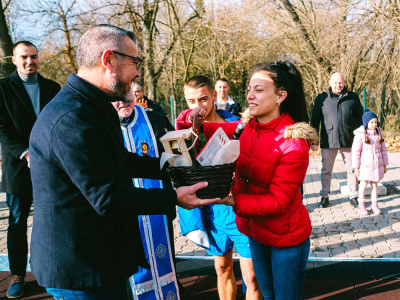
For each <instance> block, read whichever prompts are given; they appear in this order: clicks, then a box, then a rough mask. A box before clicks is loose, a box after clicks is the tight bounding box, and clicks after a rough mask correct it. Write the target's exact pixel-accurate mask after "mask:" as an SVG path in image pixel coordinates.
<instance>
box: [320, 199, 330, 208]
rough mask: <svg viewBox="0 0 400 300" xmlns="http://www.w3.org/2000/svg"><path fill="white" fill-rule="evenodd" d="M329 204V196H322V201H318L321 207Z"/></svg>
mask: <svg viewBox="0 0 400 300" xmlns="http://www.w3.org/2000/svg"><path fill="white" fill-rule="evenodd" d="M328 206H329V198H327V197H322V198H321V202H320V203H318V207H320V208H325V207H328Z"/></svg>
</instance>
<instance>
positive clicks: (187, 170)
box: [166, 162, 236, 199]
mask: <svg viewBox="0 0 400 300" xmlns="http://www.w3.org/2000/svg"><path fill="white" fill-rule="evenodd" d="M235 166H236V163H235V162H233V163H230V164H223V165H217V166H205V167H203V166H190V167H171V166H169V167H167V169H166V171H167V174H168V176H169V177H170V178H171V180H172V183H173V185H174V188H178V187H181V186H188V185H193V184H196V183H198V182H201V181H207V182H208V186H207V187H205V188H204V189H200V190H198V191H197V192H196V195H197V197H198V198H200V199H212V198H224V197H225V196H227V195H228V194H229V191H230V189H231V184H232V177H233V172H234V171H235Z"/></svg>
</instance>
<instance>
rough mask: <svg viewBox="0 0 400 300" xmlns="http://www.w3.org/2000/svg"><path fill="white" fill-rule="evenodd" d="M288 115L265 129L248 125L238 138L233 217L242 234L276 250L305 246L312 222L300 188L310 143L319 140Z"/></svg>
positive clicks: (304, 124) (254, 124) (262, 126)
mask: <svg viewBox="0 0 400 300" xmlns="http://www.w3.org/2000/svg"><path fill="white" fill-rule="evenodd" d="M294 124H295V122H294V121H293V119H292V118H291V117H290V116H289V115H288V114H282V115H281V116H280V117H279V118H276V119H274V120H272V121H271V122H269V123H267V124H261V123H258V122H257V121H256V120H255V119H252V120H250V122H249V123H248V124H247V125H246V127H245V129H244V131H243V133H242V135H241V137H240V156H239V158H238V159H237V161H236V164H237V165H236V174H235V185H234V187H233V194H234V196H235V206H234V211H235V213H236V215H237V217H236V224H237V227H238V229H239V231H240V232H242V233H244V234H245V235H247V236H248V237H251V238H253V239H255V240H257V241H258V242H260V243H263V244H266V245H270V246H274V247H277V248H282V247H291V246H295V245H298V244H300V243H301V242H304V241H305V240H306V239H307V238H308V237H309V235H310V233H311V221H310V217H309V215H308V212H307V209H306V208H305V207H304V205H303V203H302V201H301V195H300V186H301V185H302V183H303V181H304V177H305V175H306V171H307V167H308V162H309V157H308V153H309V141H310V140H313V139H315V138H316V132H315V130H314V129H313V128H312V127H311V126H310V125H308V124H307V123H296V124H295V125H294Z"/></svg>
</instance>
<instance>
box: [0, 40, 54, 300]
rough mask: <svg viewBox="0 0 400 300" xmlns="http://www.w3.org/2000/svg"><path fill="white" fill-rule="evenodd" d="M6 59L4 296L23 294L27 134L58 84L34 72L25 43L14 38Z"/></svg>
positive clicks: (1, 121)
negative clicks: (10, 67)
mask: <svg viewBox="0 0 400 300" xmlns="http://www.w3.org/2000/svg"><path fill="white" fill-rule="evenodd" d="M12 61H13V63H14V64H15V65H16V67H17V70H16V71H15V72H14V73H12V74H11V75H10V76H8V77H5V78H3V79H0V143H1V148H2V155H3V163H2V171H3V178H2V181H3V182H2V191H3V192H6V199H7V205H8V208H9V218H8V229H7V250H8V260H9V264H10V270H11V274H12V279H11V285H10V287H9V288H8V291H7V296H8V297H10V298H18V297H21V296H22V295H23V293H24V277H25V273H26V264H27V255H28V241H27V234H26V230H27V219H28V216H29V211H30V208H31V205H32V183H31V175H30V170H29V155H30V152H29V149H28V147H29V135H30V133H31V130H32V127H33V124H34V123H35V121H36V118H37V117H38V115H39V113H40V111H41V110H42V108H43V107H44V106H45V105H46V104H47V103H48V102H49V101H50V100H51V99H52V98H53V97H54V96H55V95H56V94H57V93H58V91H59V90H60V85H59V84H58V83H56V82H54V81H52V80H49V79H46V78H44V77H43V76H41V75H40V74H39V73H38V72H37V70H38V66H39V56H38V51H37V49H36V47H35V46H34V45H33V44H32V43H31V42H28V41H20V42H18V43H16V44H15V45H14V47H13V58H12Z"/></svg>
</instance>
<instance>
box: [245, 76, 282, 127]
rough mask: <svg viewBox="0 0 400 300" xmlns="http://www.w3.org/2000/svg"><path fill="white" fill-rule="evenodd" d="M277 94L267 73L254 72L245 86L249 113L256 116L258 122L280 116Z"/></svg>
mask: <svg viewBox="0 0 400 300" xmlns="http://www.w3.org/2000/svg"><path fill="white" fill-rule="evenodd" d="M279 99H280V98H279V95H278V94H277V93H276V91H275V84H274V82H273V80H272V79H271V78H270V77H269V76H268V73H266V72H264V71H261V72H257V73H255V74H254V75H253V76H252V77H251V79H250V83H249V86H248V88H247V102H248V103H249V112H250V115H251V116H253V117H256V118H257V120H258V122H260V123H268V122H269V121H271V120H273V119H275V118H277V117H279V116H280V112H279V105H278V102H279V101H280V100H279Z"/></svg>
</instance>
